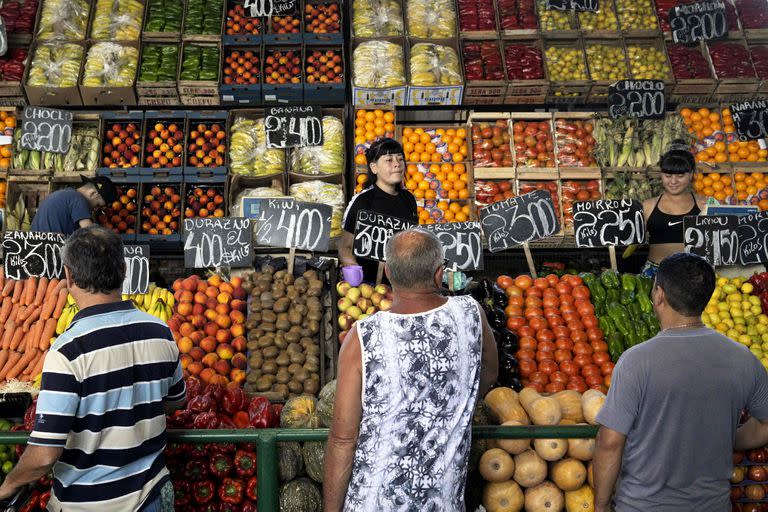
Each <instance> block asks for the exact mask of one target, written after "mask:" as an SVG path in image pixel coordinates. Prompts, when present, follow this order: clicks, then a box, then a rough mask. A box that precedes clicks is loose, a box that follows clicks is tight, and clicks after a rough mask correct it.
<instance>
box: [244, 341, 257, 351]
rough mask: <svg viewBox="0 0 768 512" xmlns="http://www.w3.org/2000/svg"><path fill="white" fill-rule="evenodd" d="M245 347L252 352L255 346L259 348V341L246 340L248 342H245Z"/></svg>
mask: <svg viewBox="0 0 768 512" xmlns="http://www.w3.org/2000/svg"><path fill="white" fill-rule="evenodd" d="M245 347H246V348H247V349H248V351H249V352H253V351H254V350H256V349H257V348H259V342H258V341H251V340H248V343H246V344H245Z"/></svg>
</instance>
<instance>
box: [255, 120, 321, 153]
mask: <svg viewBox="0 0 768 512" xmlns="http://www.w3.org/2000/svg"><path fill="white" fill-rule="evenodd" d="M286 122H287V123H288V127H287V129H286V127H285V123H286ZM297 125H298V126H297ZM264 128H265V130H266V132H267V140H270V139H271V136H272V135H273V134H279V133H280V132H282V131H285V133H286V134H287V135H293V136H295V137H298V138H299V146H318V145H320V142H321V141H322V136H323V124H322V123H321V122H320V120H319V119H318V118H316V117H302V118H295V117H291V118H288V119H286V118H284V117H283V118H281V117H275V116H267V118H266V119H265V121H264ZM272 140H274V139H272Z"/></svg>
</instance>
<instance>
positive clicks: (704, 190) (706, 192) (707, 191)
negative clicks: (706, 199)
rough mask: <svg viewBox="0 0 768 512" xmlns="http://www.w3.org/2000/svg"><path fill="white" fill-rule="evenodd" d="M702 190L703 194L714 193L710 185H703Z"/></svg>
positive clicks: (709, 194)
mask: <svg viewBox="0 0 768 512" xmlns="http://www.w3.org/2000/svg"><path fill="white" fill-rule="evenodd" d="M702 192H703V193H704V195H705V196H711V195H712V194H714V193H715V191H714V190H713V189H712V187H704V189H703V190H702Z"/></svg>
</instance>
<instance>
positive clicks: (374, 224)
mask: <svg viewBox="0 0 768 512" xmlns="http://www.w3.org/2000/svg"><path fill="white" fill-rule="evenodd" d="M414 226H416V224H414V223H413V222H411V221H409V220H405V219H400V218H398V217H392V216H389V215H384V214H383V213H375V212H372V211H368V210H360V211H358V212H357V220H356V223H355V239H354V243H353V246H352V252H353V254H354V255H355V256H356V257H358V258H367V259H369V260H376V261H386V258H385V256H384V248H385V247H386V245H387V242H388V241H389V239H390V238H392V235H394V234H395V233H397V232H398V231H405V230H406V229H408V228H412V227H414Z"/></svg>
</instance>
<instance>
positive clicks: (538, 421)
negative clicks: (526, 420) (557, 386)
mask: <svg viewBox="0 0 768 512" xmlns="http://www.w3.org/2000/svg"><path fill="white" fill-rule="evenodd" d="M523 407H524V408H525V411H526V412H527V413H528V417H530V418H531V422H532V423H533V424H534V425H557V424H558V423H560V419H561V418H562V416H563V411H562V409H560V404H559V403H558V402H557V400H555V399H554V398H551V397H548V396H542V397H539V398H537V399H536V400H534V401H533V402H530V403H529V404H528V405H527V406H525V405H523Z"/></svg>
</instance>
